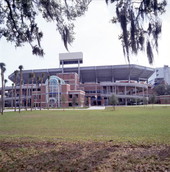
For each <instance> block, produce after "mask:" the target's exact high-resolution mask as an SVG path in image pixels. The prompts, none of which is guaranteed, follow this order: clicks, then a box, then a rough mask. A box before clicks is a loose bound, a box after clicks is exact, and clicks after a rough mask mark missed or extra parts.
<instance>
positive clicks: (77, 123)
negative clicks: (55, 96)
mask: <svg viewBox="0 0 170 172" xmlns="http://www.w3.org/2000/svg"><path fill="white" fill-rule="evenodd" d="M0 137H1V138H6V137H19V138H21V137H28V138H29V137H33V138H38V139H41V138H43V139H45V138H46V139H51V138H52V139H64V140H92V141H95V140H97V141H100V140H101V141H108V140H113V141H115V142H132V143H133V142H134V143H143V142H144V143H166V144H170V107H154V108H152V107H138V108H137V107H118V108H117V109H116V111H112V110H111V109H106V110H100V111H95V110H92V111H87V110H69V111H66V110H65V111H63V110H61V111H57V110H56V111H46V110H45V111H38V110H37V111H32V112H31V111H27V112H21V113H20V114H19V113H18V112H6V113H4V115H2V116H0Z"/></svg>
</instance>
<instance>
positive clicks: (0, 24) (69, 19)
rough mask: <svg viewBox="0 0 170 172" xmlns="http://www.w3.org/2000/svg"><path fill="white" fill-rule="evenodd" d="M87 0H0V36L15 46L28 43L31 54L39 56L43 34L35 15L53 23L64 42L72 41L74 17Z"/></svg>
mask: <svg viewBox="0 0 170 172" xmlns="http://www.w3.org/2000/svg"><path fill="white" fill-rule="evenodd" d="M90 1H91V0H1V1H0V38H2V37H5V39H6V40H7V41H10V42H13V43H14V44H15V46H16V47H19V46H22V45H23V44H24V43H29V44H30V45H31V47H32V53H33V54H35V55H40V56H43V55H44V52H43V49H42V47H41V39H42V37H43V33H42V31H41V30H40V28H39V26H38V21H37V17H38V16H41V17H42V18H43V19H44V20H46V21H47V22H55V23H56V28H57V30H58V32H59V33H60V35H61V37H62V40H63V42H64V45H65V47H66V49H68V48H67V44H70V43H71V42H72V41H73V39H74V38H73V35H74V31H73V28H74V24H73V21H74V20H75V19H76V17H79V16H81V15H83V14H84V12H85V11H86V10H87V7H88V4H89V3H90Z"/></svg>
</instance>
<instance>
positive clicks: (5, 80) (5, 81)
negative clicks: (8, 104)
mask: <svg viewBox="0 0 170 172" xmlns="http://www.w3.org/2000/svg"><path fill="white" fill-rule="evenodd" d="M7 82H8V80H7V79H4V96H5V89H6V83H7ZM4 107H5V97H4Z"/></svg>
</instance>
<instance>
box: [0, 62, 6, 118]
mask: <svg viewBox="0 0 170 172" xmlns="http://www.w3.org/2000/svg"><path fill="white" fill-rule="evenodd" d="M5 66H6V65H5V63H0V69H1V84H2V89H1V114H2V115H3V112H4V72H5V71H6V68H5Z"/></svg>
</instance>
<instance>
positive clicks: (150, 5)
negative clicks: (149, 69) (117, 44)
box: [106, 0, 167, 64]
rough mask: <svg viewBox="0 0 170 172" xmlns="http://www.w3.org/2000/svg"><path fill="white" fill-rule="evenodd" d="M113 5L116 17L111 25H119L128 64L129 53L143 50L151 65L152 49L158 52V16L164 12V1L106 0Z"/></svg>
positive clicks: (159, 25) (165, 3)
mask: <svg viewBox="0 0 170 172" xmlns="http://www.w3.org/2000/svg"><path fill="white" fill-rule="evenodd" d="M106 3H107V4H109V3H115V11H116V16H115V17H113V19H112V22H113V23H117V22H118V23H119V24H120V27H121V30H122V34H121V35H119V39H120V40H121V42H122V47H123V52H124V54H125V56H126V57H127V59H128V61H129V62H130V57H129V55H130V53H134V54H137V53H138V52H139V51H140V50H142V51H143V50H145V51H146V54H147V57H148V61H149V63H150V64H152V63H153V58H154V53H153V48H156V50H157V51H158V38H159V35H160V33H161V26H162V25H161V20H160V19H159V16H160V15H161V14H162V13H164V12H165V6H166V5H167V2H166V0H160V1H158V0H106Z"/></svg>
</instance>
